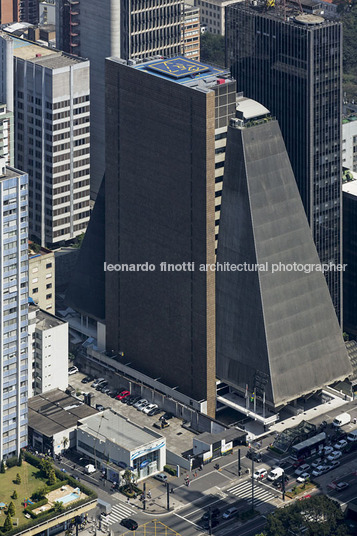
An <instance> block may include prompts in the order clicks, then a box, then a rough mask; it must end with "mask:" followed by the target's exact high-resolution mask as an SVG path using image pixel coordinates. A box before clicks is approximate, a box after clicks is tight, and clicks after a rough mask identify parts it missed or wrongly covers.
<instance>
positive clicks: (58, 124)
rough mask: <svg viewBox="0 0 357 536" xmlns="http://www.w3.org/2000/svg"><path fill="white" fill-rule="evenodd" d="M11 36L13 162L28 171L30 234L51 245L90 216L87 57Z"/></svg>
mask: <svg viewBox="0 0 357 536" xmlns="http://www.w3.org/2000/svg"><path fill="white" fill-rule="evenodd" d="M3 35H4V34H2V33H0V39H3ZM11 40H12V46H13V58H14V95H15V102H14V110H15V125H16V128H15V163H16V165H17V167H19V168H20V169H26V171H28V174H29V216H30V220H29V234H30V237H31V238H32V239H34V241H35V242H37V243H39V244H40V245H41V246H44V247H53V246H54V245H56V244H62V243H64V242H66V241H69V240H73V239H74V238H75V237H76V236H78V235H80V234H81V233H83V232H84V231H85V230H86V227H87V224H88V221H89V217H90V209H89V199H90V196H89V192H90V185H89V179H90V157H89V148H90V145H89V137H90V134H89V125H90V111H89V61H87V60H83V59H81V58H78V57H74V56H71V55H69V54H65V53H63V52H59V51H55V50H53V49H49V48H47V47H44V46H40V45H36V44H34V43H32V42H30V41H25V40H23V39H18V38H16V37H11Z"/></svg>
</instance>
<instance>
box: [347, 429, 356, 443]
mask: <svg viewBox="0 0 357 536" xmlns="http://www.w3.org/2000/svg"><path fill="white" fill-rule="evenodd" d="M347 441H357V430H353V431H352V432H350V433H349V434H348V436H347Z"/></svg>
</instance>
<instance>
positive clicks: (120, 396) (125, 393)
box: [115, 390, 130, 400]
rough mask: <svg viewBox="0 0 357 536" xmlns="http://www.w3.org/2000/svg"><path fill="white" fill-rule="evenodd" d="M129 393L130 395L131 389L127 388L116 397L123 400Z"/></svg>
mask: <svg viewBox="0 0 357 536" xmlns="http://www.w3.org/2000/svg"><path fill="white" fill-rule="evenodd" d="M129 395H130V391H127V390H125V391H122V392H121V393H119V394H118V395H117V396H116V397H115V398H116V399H117V400H123V398H126V397H127V396H129Z"/></svg>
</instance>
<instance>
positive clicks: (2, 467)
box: [0, 460, 5, 473]
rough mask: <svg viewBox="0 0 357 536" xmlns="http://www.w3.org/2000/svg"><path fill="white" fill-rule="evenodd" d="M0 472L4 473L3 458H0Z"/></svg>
mask: <svg viewBox="0 0 357 536" xmlns="http://www.w3.org/2000/svg"><path fill="white" fill-rule="evenodd" d="M0 473H5V462H4V460H1V465H0Z"/></svg>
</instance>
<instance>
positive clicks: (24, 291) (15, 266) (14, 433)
mask: <svg viewBox="0 0 357 536" xmlns="http://www.w3.org/2000/svg"><path fill="white" fill-rule="evenodd" d="M27 188H28V180H27V175H26V174H25V173H22V172H21V171H18V170H16V169H14V168H10V167H6V166H5V160H4V159H3V158H0V367H1V376H0V460H2V459H3V458H8V457H11V456H14V455H18V454H19V452H20V448H22V447H25V446H26V445H27V399H28V340H27V339H28V303H27V300H28V259H27V247H28V243H27V242H28V189H27Z"/></svg>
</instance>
